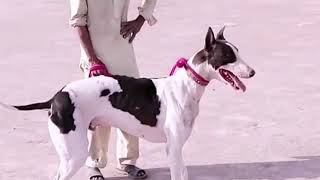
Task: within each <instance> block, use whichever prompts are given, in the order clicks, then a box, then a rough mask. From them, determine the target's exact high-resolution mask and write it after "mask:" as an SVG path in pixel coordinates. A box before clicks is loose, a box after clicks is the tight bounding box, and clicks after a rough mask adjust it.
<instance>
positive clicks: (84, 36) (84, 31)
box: [75, 26, 96, 60]
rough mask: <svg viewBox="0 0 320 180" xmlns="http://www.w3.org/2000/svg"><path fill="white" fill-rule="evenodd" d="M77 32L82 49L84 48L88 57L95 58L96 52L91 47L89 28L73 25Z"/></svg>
mask: <svg viewBox="0 0 320 180" xmlns="http://www.w3.org/2000/svg"><path fill="white" fill-rule="evenodd" d="M75 29H76V31H77V34H78V36H79V38H80V43H81V46H82V47H83V49H84V50H85V52H86V54H87V56H88V57H89V60H90V59H95V58H96V53H95V51H94V49H93V45H92V42H91V38H90V34H89V30H88V27H87V26H77V27H75Z"/></svg>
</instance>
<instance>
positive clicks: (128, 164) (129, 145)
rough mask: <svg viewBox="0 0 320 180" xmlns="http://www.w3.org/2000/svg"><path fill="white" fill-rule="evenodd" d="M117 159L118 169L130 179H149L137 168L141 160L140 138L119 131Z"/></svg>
mask: <svg viewBox="0 0 320 180" xmlns="http://www.w3.org/2000/svg"><path fill="white" fill-rule="evenodd" d="M117 158H118V163H117V164H118V165H117V166H118V167H117V168H118V169H120V170H122V171H124V172H125V173H126V174H127V175H128V176H129V177H131V178H135V179H144V178H146V177H147V174H146V172H145V171H144V170H143V169H140V168H138V167H136V166H135V165H136V162H137V159H138V158H139V138H138V137H135V136H132V135H130V134H128V133H126V132H124V131H122V130H120V129H117Z"/></svg>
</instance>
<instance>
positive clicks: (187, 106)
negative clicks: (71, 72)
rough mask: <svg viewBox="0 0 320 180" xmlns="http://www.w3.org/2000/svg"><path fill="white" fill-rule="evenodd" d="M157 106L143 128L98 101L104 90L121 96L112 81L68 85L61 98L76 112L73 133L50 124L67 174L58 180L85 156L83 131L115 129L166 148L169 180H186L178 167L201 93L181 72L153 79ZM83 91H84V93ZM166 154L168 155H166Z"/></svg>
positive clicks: (105, 101)
mask: <svg viewBox="0 0 320 180" xmlns="http://www.w3.org/2000/svg"><path fill="white" fill-rule="evenodd" d="M152 81H153V82H154V84H155V86H156V89H157V95H158V96H159V99H160V102H161V111H160V114H159V115H158V116H157V119H158V122H157V125H156V126H155V127H151V126H147V125H143V124H141V123H140V121H138V120H137V119H136V118H135V117H134V116H133V115H130V114H129V113H127V112H123V111H121V110H119V109H115V108H113V107H112V105H111V104H110V102H109V101H108V96H106V97H103V98H101V97H99V95H100V92H101V91H102V90H103V89H105V88H108V89H110V90H111V93H110V94H112V93H113V92H117V91H119V92H120V91H121V88H120V86H119V84H118V82H117V81H116V80H114V79H113V78H109V77H104V76H99V77H94V78H89V79H85V80H80V81H76V82H73V83H71V84H68V85H67V86H66V87H65V88H64V89H63V90H62V92H68V93H69V95H70V98H71V100H72V102H73V103H74V105H75V107H76V109H75V111H74V120H75V125H76V127H77V128H76V130H75V131H70V132H69V133H68V134H61V133H60V130H59V128H58V127H57V126H56V125H55V124H53V123H52V121H51V120H50V117H49V120H48V124H49V132H50V136H51V138H52V141H53V143H54V145H55V147H56V150H57V152H58V154H59V156H60V160H61V161H62V162H61V164H60V167H61V168H62V169H65V170H67V171H69V172H68V173H65V174H64V173H62V174H61V172H60V174H59V175H58V176H57V179H59V180H60V179H69V178H70V177H71V176H72V175H73V174H74V173H75V171H76V170H78V168H80V167H81V166H82V165H83V164H84V162H85V160H86V158H87V156H88V151H87V147H88V140H87V138H86V137H87V130H88V127H89V124H90V123H91V125H92V126H97V125H100V126H103V125H106V126H113V127H117V128H120V129H122V130H124V131H126V132H128V133H130V134H132V135H135V136H137V137H140V138H144V139H146V140H148V141H151V142H155V143H166V144H167V152H168V156H169V159H170V162H171V163H170V164H171V166H172V167H171V168H172V169H173V171H172V174H171V175H172V179H173V180H180V179H181V180H186V179H187V172H186V168H185V166H184V164H183V161H182V147H183V145H184V143H185V142H186V140H187V139H188V137H189V136H190V133H191V130H192V126H193V123H194V120H195V118H196V116H197V115H198V112H199V101H200V98H201V96H202V94H203V92H204V90H205V87H204V86H200V85H199V84H197V83H196V82H195V81H194V80H192V79H191V78H190V77H188V74H187V72H186V71H185V70H184V69H180V70H178V71H177V72H176V74H175V75H174V76H171V77H168V78H163V79H153V80H152ZM83 87H87V88H83ZM169 152H170V153H169Z"/></svg>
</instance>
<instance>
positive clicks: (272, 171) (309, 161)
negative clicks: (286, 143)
mask: <svg viewBox="0 0 320 180" xmlns="http://www.w3.org/2000/svg"><path fill="white" fill-rule="evenodd" d="M295 158H296V160H293V161H282V162H255V163H239V164H213V165H200V166H188V172H189V179H191V180H216V179H219V180H221V179H223V180H229V179H230V180H231V179H233V180H250V179H270V180H285V179H291V178H306V179H315V178H318V177H320V156H306V157H295ZM147 172H148V175H149V178H148V179H151V180H170V172H169V169H168V168H156V169H148V170H147ZM127 179H128V178H125V177H113V178H106V180H127Z"/></svg>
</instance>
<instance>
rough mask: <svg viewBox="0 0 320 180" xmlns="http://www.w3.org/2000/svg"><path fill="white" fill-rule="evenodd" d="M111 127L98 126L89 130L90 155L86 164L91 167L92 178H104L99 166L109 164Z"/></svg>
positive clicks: (96, 179) (101, 179)
mask: <svg viewBox="0 0 320 180" xmlns="http://www.w3.org/2000/svg"><path fill="white" fill-rule="evenodd" d="M110 132H111V128H110V127H102V126H98V127H96V128H95V129H94V130H93V131H91V130H90V131H89V132H88V139H89V157H88V158H87V161H86V165H87V166H88V167H89V174H90V180H103V176H102V174H101V172H100V170H99V168H104V167H105V166H106V165H107V152H108V142H109V137H110Z"/></svg>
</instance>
